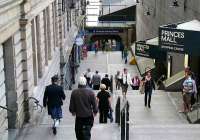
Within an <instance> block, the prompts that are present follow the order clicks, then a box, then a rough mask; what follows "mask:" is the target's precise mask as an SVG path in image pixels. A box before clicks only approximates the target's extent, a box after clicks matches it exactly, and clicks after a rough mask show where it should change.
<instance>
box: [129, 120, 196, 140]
mask: <svg viewBox="0 0 200 140" xmlns="http://www.w3.org/2000/svg"><path fill="white" fill-rule="evenodd" d="M199 131H200V125H189V124H187V125H133V126H131V127H130V140H198V139H199V137H200V133H199Z"/></svg>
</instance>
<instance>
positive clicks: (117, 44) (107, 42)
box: [88, 35, 124, 51]
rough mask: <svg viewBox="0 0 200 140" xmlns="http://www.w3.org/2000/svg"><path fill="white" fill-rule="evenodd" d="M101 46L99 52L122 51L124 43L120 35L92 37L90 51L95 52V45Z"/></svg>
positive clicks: (89, 41) (89, 45)
mask: <svg viewBox="0 0 200 140" xmlns="http://www.w3.org/2000/svg"><path fill="white" fill-rule="evenodd" d="M95 43H96V44H97V45H98V46H99V50H103V51H104V50H105V51H121V50H123V48H124V43H123V41H122V38H121V37H120V36H119V35H92V36H91V37H90V38H89V39H88V50H89V51H92V50H94V47H93V46H94V44H95Z"/></svg>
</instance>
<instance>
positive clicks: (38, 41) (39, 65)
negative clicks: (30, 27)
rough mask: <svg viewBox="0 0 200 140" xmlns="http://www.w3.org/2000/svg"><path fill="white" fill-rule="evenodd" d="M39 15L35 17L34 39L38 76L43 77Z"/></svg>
mask: <svg viewBox="0 0 200 140" xmlns="http://www.w3.org/2000/svg"><path fill="white" fill-rule="evenodd" d="M40 29H41V28H40V15H38V16H37V17H36V38H37V58H38V76H39V78H41V77H42V76H43V66H42V65H43V63H42V52H41V49H42V48H41V47H42V45H41V30H40Z"/></svg>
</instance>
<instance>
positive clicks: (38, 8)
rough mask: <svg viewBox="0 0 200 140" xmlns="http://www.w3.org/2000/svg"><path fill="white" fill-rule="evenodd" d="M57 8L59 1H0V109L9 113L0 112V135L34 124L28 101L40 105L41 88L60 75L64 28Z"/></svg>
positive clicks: (30, 105)
mask: <svg viewBox="0 0 200 140" xmlns="http://www.w3.org/2000/svg"><path fill="white" fill-rule="evenodd" d="M59 4H60V0H9V1H8V0H7V1H4V0H0V6H2V8H1V9H0V32H1V34H0V105H1V106H5V107H8V108H10V109H12V110H13V112H12V113H11V112H9V111H8V112H7V111H6V110H3V109H1V108H0V134H2V133H1V132H3V131H5V130H6V129H7V128H12V129H15V128H20V127H21V126H22V125H23V124H24V122H28V121H29V120H34V114H35V112H36V111H35V110H34V109H33V108H34V104H33V101H32V100H30V101H28V99H29V97H35V98H37V99H38V100H39V101H40V102H42V97H43V93H44V89H45V86H46V85H48V84H49V83H50V79H51V76H53V75H54V74H57V73H59V72H60V49H59V48H60V47H63V44H64V42H63V41H64V40H63V39H61V38H63V31H61V30H62V29H63V28H62V26H64V25H63V23H62V22H63V20H62V13H60V14H61V15H60V16H61V17H60V18H58V10H61V9H60V8H58V7H59V6H58V5H59ZM63 19H64V17H63ZM59 33H60V36H58V34H59ZM5 52H6V53H5ZM7 116H8V119H7ZM0 137H1V136H0Z"/></svg>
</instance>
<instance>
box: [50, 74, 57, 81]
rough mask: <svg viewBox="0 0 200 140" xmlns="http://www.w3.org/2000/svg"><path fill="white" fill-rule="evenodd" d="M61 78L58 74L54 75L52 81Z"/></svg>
mask: <svg viewBox="0 0 200 140" xmlns="http://www.w3.org/2000/svg"><path fill="white" fill-rule="evenodd" d="M58 79H59V77H58V74H56V75H54V76H53V77H51V81H52V82H57V81H58Z"/></svg>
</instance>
